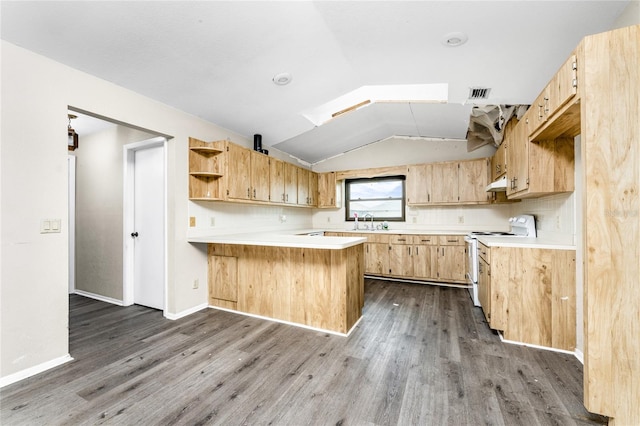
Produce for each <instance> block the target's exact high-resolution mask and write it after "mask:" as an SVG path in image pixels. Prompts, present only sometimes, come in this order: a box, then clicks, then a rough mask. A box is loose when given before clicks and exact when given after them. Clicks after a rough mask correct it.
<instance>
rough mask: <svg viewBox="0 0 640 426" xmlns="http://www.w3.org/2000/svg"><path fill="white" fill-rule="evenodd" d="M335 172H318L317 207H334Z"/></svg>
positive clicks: (335, 203) (335, 204)
mask: <svg viewBox="0 0 640 426" xmlns="http://www.w3.org/2000/svg"><path fill="white" fill-rule="evenodd" d="M336 184H337V182H336V173H335V172H328V173H319V174H318V207H336V206H337V201H336Z"/></svg>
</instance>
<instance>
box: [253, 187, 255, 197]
mask: <svg viewBox="0 0 640 426" xmlns="http://www.w3.org/2000/svg"><path fill="white" fill-rule="evenodd" d="M253 198H256V189H255V188H253Z"/></svg>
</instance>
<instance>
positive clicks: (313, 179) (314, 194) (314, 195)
mask: <svg viewBox="0 0 640 426" xmlns="http://www.w3.org/2000/svg"><path fill="white" fill-rule="evenodd" d="M309 205H310V206H313V207H317V206H318V174H317V173H315V172H309Z"/></svg>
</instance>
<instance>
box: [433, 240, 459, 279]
mask: <svg viewBox="0 0 640 426" xmlns="http://www.w3.org/2000/svg"><path fill="white" fill-rule="evenodd" d="M465 260H466V256H465V247H464V246H453V245H451V246H439V247H438V278H440V279H443V280H447V281H460V282H464V280H465V276H464V271H465Z"/></svg>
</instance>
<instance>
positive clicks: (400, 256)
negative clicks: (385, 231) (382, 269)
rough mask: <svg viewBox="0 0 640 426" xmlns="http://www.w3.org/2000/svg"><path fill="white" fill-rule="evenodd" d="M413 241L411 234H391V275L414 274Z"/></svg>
mask: <svg viewBox="0 0 640 426" xmlns="http://www.w3.org/2000/svg"><path fill="white" fill-rule="evenodd" d="M412 242H413V236H411V235H390V236H389V272H388V274H389V275H391V276H397V277H412V276H413V257H412V253H411V249H412Z"/></svg>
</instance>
